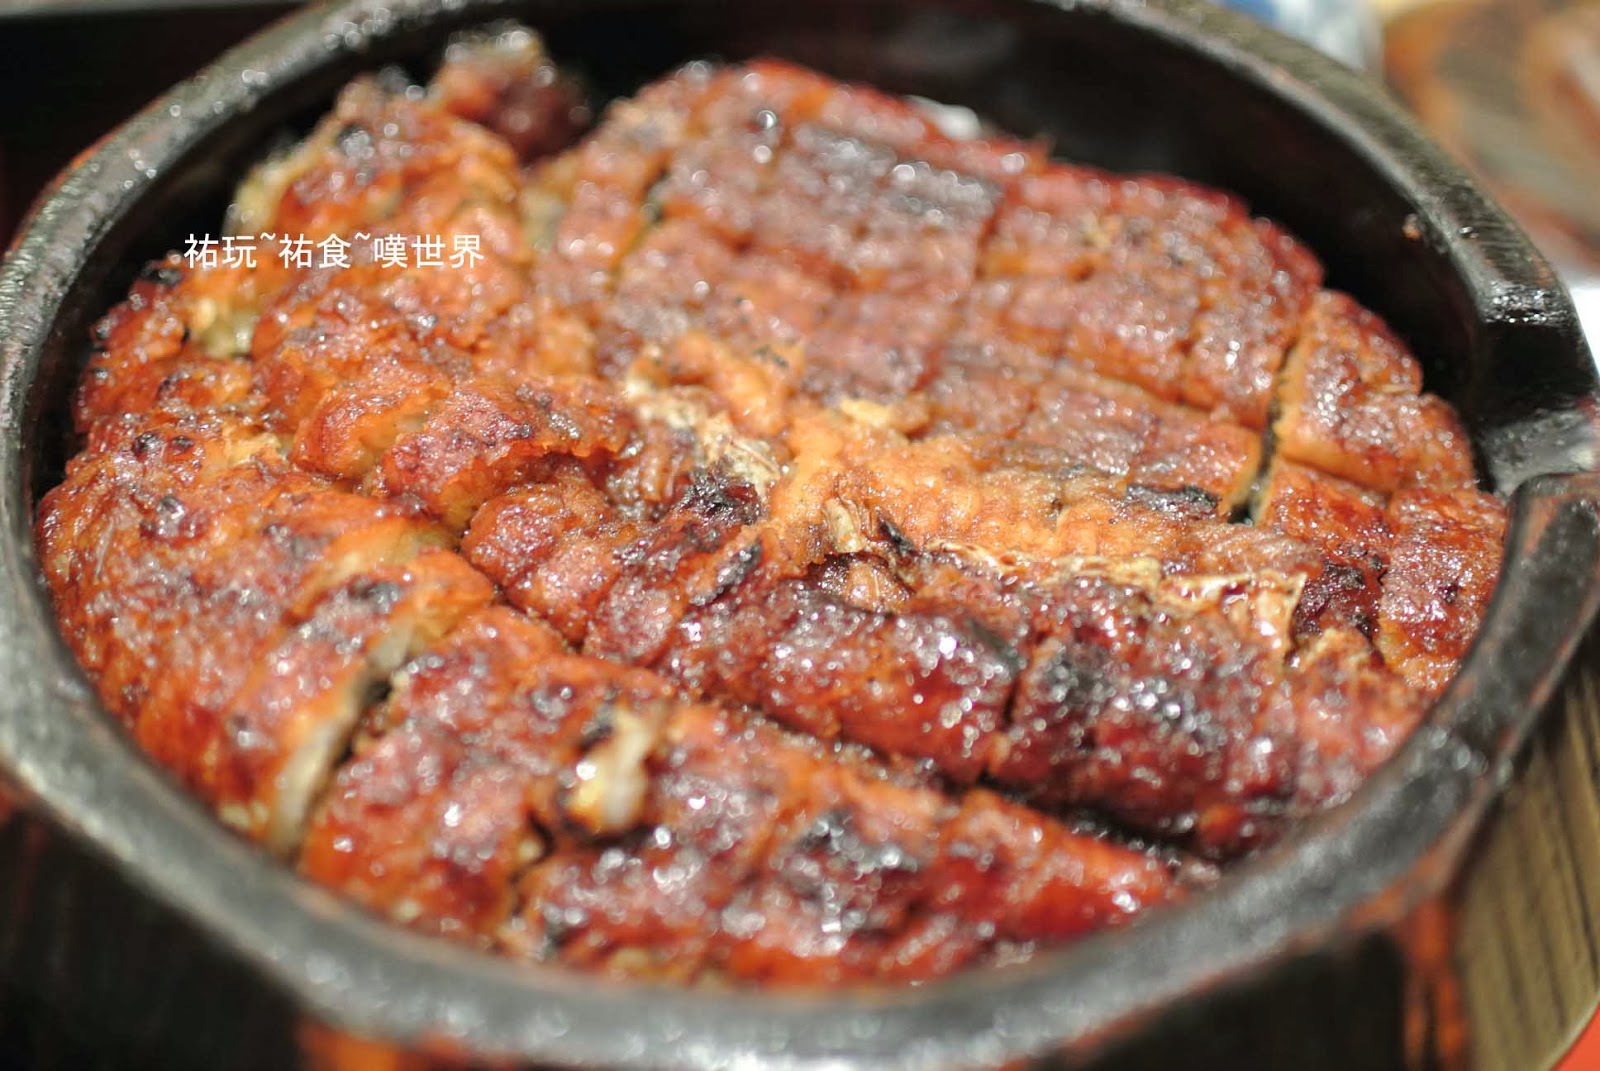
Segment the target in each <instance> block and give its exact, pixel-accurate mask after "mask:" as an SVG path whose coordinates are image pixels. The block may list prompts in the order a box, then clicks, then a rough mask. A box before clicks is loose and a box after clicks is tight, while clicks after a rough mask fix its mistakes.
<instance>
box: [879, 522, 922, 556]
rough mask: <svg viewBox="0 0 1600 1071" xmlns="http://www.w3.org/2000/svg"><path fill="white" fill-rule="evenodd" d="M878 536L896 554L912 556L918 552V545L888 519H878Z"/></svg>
mask: <svg viewBox="0 0 1600 1071" xmlns="http://www.w3.org/2000/svg"><path fill="white" fill-rule="evenodd" d="M878 534H879V535H880V536H882V537H883V538H884V539H885V540H886V541H887V542H888V544H889V546H890V548H891V549H892V550H893V551H894V552H895V553H896V554H902V555H911V554H915V553H916V552H917V545H916V544H915V543H913V542H911V539H910V538H909V537H908V536H907V535H906V534H905V533H904V532H902V531H901V530H900V529H899V527H898V526H896V525H895V523H894V522H893V521H891V520H890V519H889V518H888V517H884V516H881V515H880V516H879V517H878Z"/></svg>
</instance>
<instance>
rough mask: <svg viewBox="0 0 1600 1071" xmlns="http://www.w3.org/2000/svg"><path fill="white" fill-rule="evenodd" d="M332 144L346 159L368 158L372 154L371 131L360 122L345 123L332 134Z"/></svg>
mask: <svg viewBox="0 0 1600 1071" xmlns="http://www.w3.org/2000/svg"><path fill="white" fill-rule="evenodd" d="M333 143H334V146H335V147H336V148H337V149H338V150H339V154H340V155H341V156H343V157H345V158H346V159H348V160H368V159H371V157H372V154H373V144H372V132H371V131H370V130H368V129H367V128H366V127H364V126H362V125H361V124H360V123H346V124H345V125H344V126H342V127H340V128H339V133H337V134H335V135H334V139H333Z"/></svg>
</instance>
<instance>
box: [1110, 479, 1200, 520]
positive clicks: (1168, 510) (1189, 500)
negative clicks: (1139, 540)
mask: <svg viewBox="0 0 1600 1071" xmlns="http://www.w3.org/2000/svg"><path fill="white" fill-rule="evenodd" d="M1126 497H1127V500H1128V501H1129V502H1131V503H1132V504H1134V505H1136V506H1142V507H1144V508H1145V509H1152V510H1156V511H1158V512H1161V513H1165V514H1168V515H1170V516H1175V517H1185V518H1194V519H1196V520H1198V519H1200V518H1203V517H1211V516H1215V514H1216V512H1217V504H1218V503H1219V502H1221V499H1219V498H1218V497H1217V496H1216V495H1214V494H1212V493H1211V492H1210V491H1207V490H1206V489H1205V488H1203V487H1195V486H1193V485H1192V484H1186V485H1184V486H1183V487H1178V488H1161V487H1149V486H1147V485H1145V484H1137V483H1136V484H1132V485H1130V486H1129V487H1128V491H1127V496H1126Z"/></svg>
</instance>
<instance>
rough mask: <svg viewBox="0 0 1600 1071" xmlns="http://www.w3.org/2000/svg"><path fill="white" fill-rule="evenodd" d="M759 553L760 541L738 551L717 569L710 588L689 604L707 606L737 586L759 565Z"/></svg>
mask: <svg viewBox="0 0 1600 1071" xmlns="http://www.w3.org/2000/svg"><path fill="white" fill-rule="evenodd" d="M761 555H762V550H761V544H760V543H752V544H750V545H749V546H748V547H745V548H744V549H743V550H741V551H739V553H737V554H735V555H734V556H733V557H732V558H731V559H729V560H728V561H727V562H726V563H725V564H724V565H723V566H722V568H720V569H718V570H717V581H716V584H715V585H714V586H713V587H712V588H711V590H710V591H707V592H704V593H703V594H698V595H696V596H695V597H694V598H692V599H690V600H689V604H690V605H691V606H707V605H709V604H711V603H713V602H716V601H717V600H718V599H720V598H722V597H723V596H724V595H727V594H728V593H729V592H731V591H733V590H734V589H736V588H738V587H739V586H740V585H741V584H743V583H744V582H745V581H746V580H748V579H749V578H750V576H751V574H753V573H754V572H755V571H756V569H758V568H759V567H760V565H761Z"/></svg>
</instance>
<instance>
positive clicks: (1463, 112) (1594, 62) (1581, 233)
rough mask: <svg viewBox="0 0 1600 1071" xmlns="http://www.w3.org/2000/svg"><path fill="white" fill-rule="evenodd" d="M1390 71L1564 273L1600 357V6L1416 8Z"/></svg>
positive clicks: (1404, 22) (1536, 0) (1549, 2)
mask: <svg viewBox="0 0 1600 1071" xmlns="http://www.w3.org/2000/svg"><path fill="white" fill-rule="evenodd" d="M1384 66H1385V69H1386V73H1387V74H1388V77H1389V81H1390V83H1391V84H1392V85H1393V86H1394V88H1395V89H1396V91H1397V92H1399V94H1400V95H1401V97H1402V98H1404V100H1405V101H1406V103H1407V104H1409V105H1410V106H1411V108H1412V109H1413V110H1415V111H1416V112H1417V114H1418V115H1420V116H1421V117H1422V120H1423V122H1424V123H1425V124H1426V125H1427V126H1428V128H1429V129H1430V130H1431V131H1432V133H1433V134H1434V136H1435V137H1437V138H1438V139H1439V140H1440V141H1442V142H1444V144H1445V146H1446V147H1447V148H1449V149H1450V150H1451V151H1452V152H1454V153H1455V154H1456V155H1457V156H1458V157H1460V158H1461V159H1462V160H1464V161H1465V162H1466V163H1467V164H1468V166H1470V167H1471V168H1472V169H1473V170H1474V171H1476V172H1477V173H1478V175H1479V176H1480V177H1482V178H1483V179H1484V180H1485V182H1487V184H1488V185H1489V187H1490V189H1491V190H1493V192H1494V193H1495V194H1496V195H1497V196H1498V197H1499V198H1500V200H1501V201H1502V202H1503V203H1504V204H1505V205H1506V207H1507V208H1509V209H1510V210H1511V211H1512V212H1513V213H1514V214H1515V215H1516V217H1517V219H1518V221H1519V222H1520V223H1521V224H1522V225H1523V227H1525V228H1526V229H1527V230H1528V232H1529V234H1531V235H1532V236H1533V238H1534V240H1535V241H1536V242H1537V243H1538V244H1539V246H1540V248H1541V249H1543V250H1544V252H1545V254H1546V255H1547V256H1549V257H1550V259H1551V260H1552V261H1554V262H1555V265H1556V267H1557V269H1559V270H1560V271H1561V273H1562V275H1563V276H1564V277H1565V278H1566V280H1567V285H1568V286H1569V287H1571V288H1572V296H1573V298H1574V299H1575V300H1576V302H1577V305H1578V312H1579V314H1580V315H1581V316H1582V317H1583V320H1584V328H1585V330H1586V331H1587V332H1588V335H1589V341H1590V345H1591V346H1592V347H1596V348H1600V0H1586V2H1585V0H1579V2H1563V0H1444V2H1431V3H1424V4H1421V5H1417V6H1409V7H1407V8H1406V9H1405V10H1403V11H1400V12H1399V13H1397V14H1396V15H1395V17H1394V19H1393V21H1392V22H1390V24H1389V26H1388V27H1387V29H1386V31H1385V35H1384Z"/></svg>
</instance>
